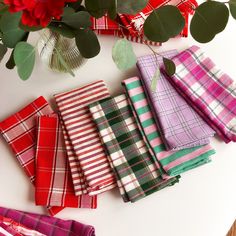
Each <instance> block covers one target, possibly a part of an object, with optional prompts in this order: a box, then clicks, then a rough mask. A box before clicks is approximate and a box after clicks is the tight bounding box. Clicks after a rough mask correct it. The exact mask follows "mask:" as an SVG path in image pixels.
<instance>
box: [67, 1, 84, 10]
mask: <svg viewBox="0 0 236 236" xmlns="http://www.w3.org/2000/svg"><path fill="white" fill-rule="evenodd" d="M81 3H82V0H77V1H76V2H71V3H69V4H68V6H69V7H71V8H73V9H74V10H75V11H78V10H79V9H80V7H81Z"/></svg>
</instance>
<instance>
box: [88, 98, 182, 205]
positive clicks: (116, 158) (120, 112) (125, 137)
mask: <svg viewBox="0 0 236 236" xmlns="http://www.w3.org/2000/svg"><path fill="white" fill-rule="evenodd" d="M90 112H91V113H92V115H93V118H94V121H95V122H96V124H97V127H98V130H99V134H100V136H101V139H102V140H103V143H104V145H105V147H106V150H107V153H108V155H109V158H110V162H111V163H112V167H113V168H114V172H115V173H116V176H117V178H118V185H119V187H120V193H121V195H122V197H123V200H124V201H125V202H126V201H131V202H135V201H137V200H139V199H141V198H143V197H145V196H147V195H149V194H151V193H154V192H156V191H157V190H160V189H162V188H165V187H167V186H170V185H173V184H174V183H176V182H178V178H171V179H163V178H162V176H161V170H160V166H159V164H158V163H157V162H156V160H155V158H154V157H153V156H152V154H151V153H150V152H149V149H148V148H147V146H146V145H145V142H144V141H143V139H142V135H141V133H140V131H139V129H138V126H137V124H136V121H135V119H134V117H133V115H132V111H131V108H130V106H129V104H128V101H127V98H126V97H125V95H120V96H117V97H115V98H107V99H104V100H102V101H99V102H96V103H94V104H92V105H90Z"/></svg>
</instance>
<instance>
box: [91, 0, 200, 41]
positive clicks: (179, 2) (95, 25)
mask: <svg viewBox="0 0 236 236" xmlns="http://www.w3.org/2000/svg"><path fill="white" fill-rule="evenodd" d="M168 4H170V5H175V6H177V7H178V8H179V10H180V11H181V13H182V15H183V17H184V18H185V27H184V29H183V31H182V32H181V33H180V36H183V37H187V36H188V19H189V14H192V13H193V9H194V8H195V7H197V5H198V4H197V2H196V0H150V1H149V3H148V4H147V6H146V7H145V8H144V9H143V10H142V11H141V12H139V13H138V14H136V15H133V16H132V15H127V14H119V15H118V17H117V19H116V21H113V20H111V19H109V18H108V16H106V15H105V16H103V17H101V18H99V19H95V18H92V29H93V30H95V31H96V33H97V34H108V35H114V36H118V37H124V38H127V39H128V40H130V41H133V42H137V43H143V44H150V45H154V46H160V45H161V43H157V42H152V41H149V40H147V39H145V36H144V34H143V24H144V21H145V19H146V18H147V17H148V16H149V15H150V14H151V13H152V11H153V9H157V8H158V7H161V6H164V5H168Z"/></svg>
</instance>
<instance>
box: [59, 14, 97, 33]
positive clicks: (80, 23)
mask: <svg viewBox="0 0 236 236" xmlns="http://www.w3.org/2000/svg"><path fill="white" fill-rule="evenodd" d="M62 21H63V22H64V23H65V24H67V25H69V26H70V27H72V28H74V29H81V28H82V29H86V28H88V27H90V26H91V25H92V22H91V20H90V15H89V13H88V12H86V11H80V12H76V13H74V14H70V15H66V16H64V17H63V18H62Z"/></svg>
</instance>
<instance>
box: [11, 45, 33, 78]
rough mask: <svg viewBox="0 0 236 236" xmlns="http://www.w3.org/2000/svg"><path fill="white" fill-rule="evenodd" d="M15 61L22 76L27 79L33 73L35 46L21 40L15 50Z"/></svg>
mask: <svg viewBox="0 0 236 236" xmlns="http://www.w3.org/2000/svg"><path fill="white" fill-rule="evenodd" d="M14 61H15V63H16V66H17V72H18V75H19V76H20V78H21V79H22V80H27V79H28V78H29V77H30V75H31V74H32V71H33V68H34V64H35V49H34V47H33V46H32V45H30V44H28V43H26V42H19V43H18V44H17V45H16V47H15V50H14Z"/></svg>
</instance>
